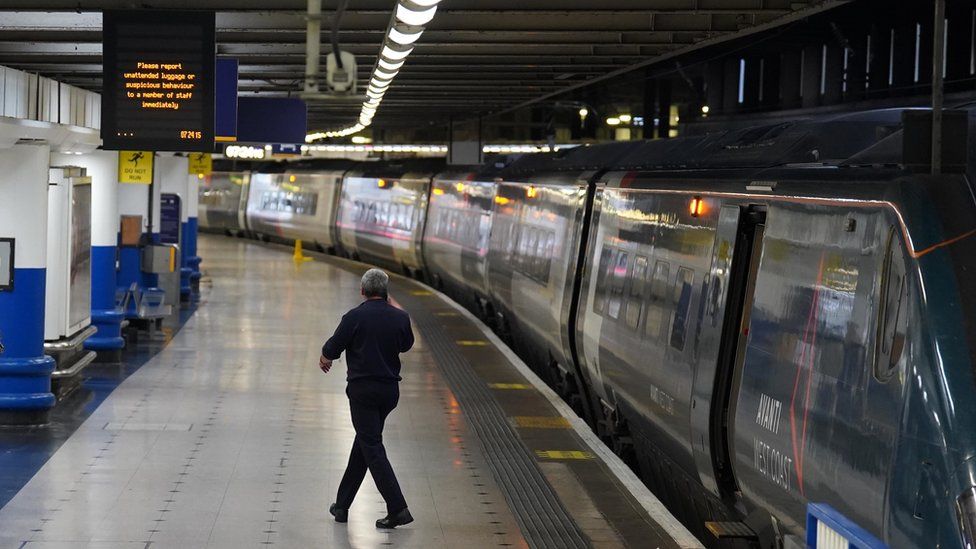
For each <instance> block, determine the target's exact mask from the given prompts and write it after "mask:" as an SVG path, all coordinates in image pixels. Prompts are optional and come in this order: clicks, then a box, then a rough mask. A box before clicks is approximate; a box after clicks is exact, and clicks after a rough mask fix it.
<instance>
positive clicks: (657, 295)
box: [644, 260, 671, 339]
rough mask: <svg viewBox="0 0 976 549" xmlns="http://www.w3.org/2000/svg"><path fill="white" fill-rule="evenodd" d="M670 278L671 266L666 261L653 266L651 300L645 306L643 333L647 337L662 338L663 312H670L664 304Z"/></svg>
mask: <svg viewBox="0 0 976 549" xmlns="http://www.w3.org/2000/svg"><path fill="white" fill-rule="evenodd" d="M670 278H671V265H670V264H669V263H668V262H667V261H663V260H659V261H658V262H657V263H655V264H654V277H653V278H652V279H651V284H650V287H651V296H650V297H651V299H650V301H649V302H648V304H647V315H646V316H647V319H646V320H645V321H644V333H645V334H646V335H647V337H650V338H653V339H657V338H659V337H662V336H661V332H662V327H663V325H664V311H665V310H670V304H668V303H665V298H666V297H667V293H668V280H669V279H670Z"/></svg>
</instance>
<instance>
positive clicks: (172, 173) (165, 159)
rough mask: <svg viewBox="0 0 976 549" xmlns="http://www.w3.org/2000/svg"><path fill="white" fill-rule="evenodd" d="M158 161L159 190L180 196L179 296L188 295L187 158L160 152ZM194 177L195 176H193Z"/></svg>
mask: <svg viewBox="0 0 976 549" xmlns="http://www.w3.org/2000/svg"><path fill="white" fill-rule="evenodd" d="M156 161H157V162H159V172H158V173H159V174H160V178H159V183H160V186H161V189H160V191H161V192H163V193H171V194H175V195H177V196H179V197H180V296H181V297H183V298H187V299H188V298H189V297H190V290H191V288H190V276H191V275H192V274H193V269H192V268H190V267H189V266H187V264H186V263H187V262H186V258H187V257H188V256H187V247H188V244H189V242H188V240H189V235H188V233H189V229H188V225H189V208H190V206H189V202H190V200H189V196H188V194H189V193H188V192H187V187H188V185H189V177H188V175H187V174H188V172H189V163H190V160H189V158H187V157H185V156H169V155H166V154H160V155H158V156H157V157H156ZM193 177H194V179H196V176H193Z"/></svg>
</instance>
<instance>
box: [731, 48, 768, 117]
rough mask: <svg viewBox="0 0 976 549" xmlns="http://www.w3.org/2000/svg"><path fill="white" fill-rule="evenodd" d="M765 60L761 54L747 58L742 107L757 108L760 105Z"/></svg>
mask: <svg viewBox="0 0 976 549" xmlns="http://www.w3.org/2000/svg"><path fill="white" fill-rule="evenodd" d="M764 65H765V62H764V61H763V60H762V57H760V56H753V57H748V58H746V71H745V81H744V82H743V94H742V95H743V97H742V99H743V102H742V107H744V108H746V109H750V110H751V109H755V107H756V106H757V105H759V96H760V95H761V94H760V89H761V85H762V84H763V83H764V82H762V80H763V74H762V69H763V68H764V67H763V66H764ZM737 99H738V98H737Z"/></svg>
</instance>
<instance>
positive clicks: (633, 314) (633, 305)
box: [625, 255, 647, 330]
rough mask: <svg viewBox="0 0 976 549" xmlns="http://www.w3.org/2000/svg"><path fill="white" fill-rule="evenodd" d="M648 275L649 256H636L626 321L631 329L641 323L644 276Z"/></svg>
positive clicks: (630, 278) (631, 276) (634, 328)
mask: <svg viewBox="0 0 976 549" xmlns="http://www.w3.org/2000/svg"><path fill="white" fill-rule="evenodd" d="M646 276H647V258H646V257H644V256H641V255H639V256H637V257H636V258H634V271H633V273H631V275H630V277H629V281H630V291H629V292H628V298H627V314H626V316H625V322H626V323H627V327H628V328H630V329H631V330H636V329H637V327H638V326H639V325H640V319H641V311H642V310H643V308H644V278H645V277H646Z"/></svg>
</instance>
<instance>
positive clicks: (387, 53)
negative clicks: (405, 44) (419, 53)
mask: <svg viewBox="0 0 976 549" xmlns="http://www.w3.org/2000/svg"><path fill="white" fill-rule="evenodd" d="M412 51H413V48H407V49H405V50H403V51H397V50H395V49H393V48H391V47H390V46H387V45H385V44H384V45H383V49H382V50H381V51H380V57H384V58H386V59H389V60H390V61H400V60H401V59H406V58H407V56H408V55H410V52H412Z"/></svg>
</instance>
